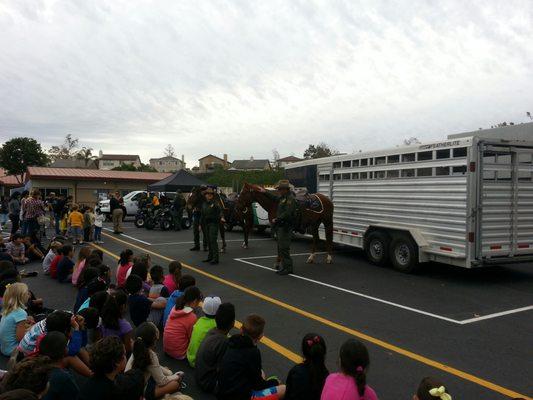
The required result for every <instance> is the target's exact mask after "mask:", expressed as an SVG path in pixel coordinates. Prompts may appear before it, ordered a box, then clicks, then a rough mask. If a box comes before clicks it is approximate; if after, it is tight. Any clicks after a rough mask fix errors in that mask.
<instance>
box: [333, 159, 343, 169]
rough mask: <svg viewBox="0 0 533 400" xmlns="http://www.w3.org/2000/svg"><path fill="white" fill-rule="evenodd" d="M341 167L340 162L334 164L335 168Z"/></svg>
mask: <svg viewBox="0 0 533 400" xmlns="http://www.w3.org/2000/svg"><path fill="white" fill-rule="evenodd" d="M340 167H341V163H340V161H339V162H334V163H333V168H340Z"/></svg>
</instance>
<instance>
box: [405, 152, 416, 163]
mask: <svg viewBox="0 0 533 400" xmlns="http://www.w3.org/2000/svg"><path fill="white" fill-rule="evenodd" d="M413 161H415V153H406V154H402V162H413Z"/></svg>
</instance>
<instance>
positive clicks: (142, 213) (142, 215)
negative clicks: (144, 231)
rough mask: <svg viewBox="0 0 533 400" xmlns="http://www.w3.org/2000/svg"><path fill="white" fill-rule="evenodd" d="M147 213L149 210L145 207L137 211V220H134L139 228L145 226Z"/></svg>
mask: <svg viewBox="0 0 533 400" xmlns="http://www.w3.org/2000/svg"><path fill="white" fill-rule="evenodd" d="M147 214H148V211H147V210H146V209H145V208H143V209H139V210H138V211H137V214H136V215H135V221H134V224H135V226H136V227H137V228H143V227H144V225H145V223H146V218H147Z"/></svg>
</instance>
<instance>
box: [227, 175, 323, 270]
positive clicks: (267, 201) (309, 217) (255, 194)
mask: <svg viewBox="0 0 533 400" xmlns="http://www.w3.org/2000/svg"><path fill="white" fill-rule="evenodd" d="M309 196H311V197H314V198H315V200H317V202H318V203H319V204H320V207H319V208H318V209H312V208H307V207H305V206H302V205H300V220H299V221H298V223H297V226H296V227H295V229H296V230H297V231H300V232H304V231H307V230H309V231H310V232H311V234H312V235H313V247H312V250H311V255H310V256H309V258H308V259H307V262H308V263H313V262H314V261H315V253H316V248H317V245H318V243H319V242H320V237H319V234H318V228H319V226H320V224H324V229H325V231H326V251H327V253H328V255H327V257H326V262H327V263H328V264H331V262H332V261H333V258H332V254H331V253H332V251H333V203H332V202H331V200H330V199H329V198H328V197H327V196H324V195H323V194H321V193H315V194H311V195H309ZM254 201H256V202H258V203H259V204H260V205H261V207H263V208H264V209H265V210H266V211H267V212H268V219H269V220H270V222H271V223H272V220H273V219H274V218H276V212H277V208H278V202H277V201H275V200H273V199H271V198H270V197H269V196H267V195H265V194H264V193H262V192H261V190H260V187H259V186H256V185H251V184H248V183H245V184H244V186H243V188H242V190H241V193H240V194H239V199H238V200H237V204H238V207H237V208H239V209H243V208H246V207H248V208H249V209H251V205H252V203H253V202H254Z"/></svg>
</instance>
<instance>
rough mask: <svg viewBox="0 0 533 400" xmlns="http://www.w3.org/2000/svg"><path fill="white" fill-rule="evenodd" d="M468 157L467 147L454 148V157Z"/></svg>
mask: <svg viewBox="0 0 533 400" xmlns="http://www.w3.org/2000/svg"><path fill="white" fill-rule="evenodd" d="M459 157H466V147H457V148H456V149H453V158H459Z"/></svg>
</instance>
